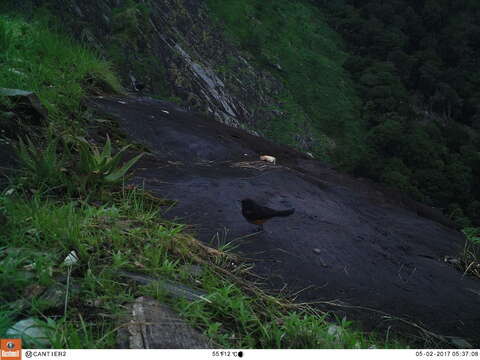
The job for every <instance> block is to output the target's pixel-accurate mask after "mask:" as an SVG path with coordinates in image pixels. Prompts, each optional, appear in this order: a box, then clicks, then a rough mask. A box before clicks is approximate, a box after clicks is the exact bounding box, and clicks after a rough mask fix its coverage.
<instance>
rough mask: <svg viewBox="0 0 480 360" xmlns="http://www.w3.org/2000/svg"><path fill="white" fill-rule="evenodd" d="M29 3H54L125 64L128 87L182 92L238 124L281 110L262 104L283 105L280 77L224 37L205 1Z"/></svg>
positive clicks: (193, 105)
mask: <svg viewBox="0 0 480 360" xmlns="http://www.w3.org/2000/svg"><path fill="white" fill-rule="evenodd" d="M27 3H28V2H27ZM30 3H31V4H33V5H31V9H34V8H35V7H36V6H40V5H45V4H47V5H48V4H51V9H52V11H54V12H55V13H57V15H60V18H61V19H62V21H64V22H65V24H66V25H67V29H68V30H69V32H71V33H72V34H73V35H75V36H76V37H77V38H79V39H80V40H82V41H85V42H87V43H89V44H90V45H91V46H92V47H94V48H96V49H98V50H99V51H100V52H101V53H103V54H104V55H105V56H106V57H107V58H109V59H111V60H112V61H113V62H114V63H115V64H116V65H118V66H119V70H120V71H119V72H120V75H121V76H122V77H123V79H124V82H125V85H126V87H127V88H129V89H130V90H134V91H135V90H138V87H137V83H141V84H142V85H145V89H144V90H143V93H144V94H149V95H156V96H159V97H161V98H168V97H175V98H177V99H181V101H182V103H183V105H187V106H188V107H189V108H190V109H193V110H196V111H200V112H205V113H210V114H212V115H213V116H214V117H215V118H216V119H217V120H219V121H221V122H223V123H226V124H228V125H231V126H235V127H249V128H253V127H255V124H256V123H257V122H258V121H259V120H262V121H268V120H269V119H273V118H274V117H276V116H278V114H276V112H275V110H264V109H266V108H269V109H273V108H275V107H277V106H276V105H277V104H276V100H275V97H277V95H279V93H280V91H281V90H282V85H281V83H280V82H279V81H278V80H276V79H275V78H274V77H273V76H271V75H270V74H269V73H267V72H264V71H259V70H256V69H255V68H254V67H253V66H252V65H251V63H250V62H249V59H248V55H245V54H242V53H241V52H240V51H239V50H238V49H237V48H235V46H233V45H232V44H231V43H229V42H228V41H227V40H226V39H225V38H224V36H223V35H222V31H221V29H220V28H219V27H218V25H216V24H215V22H214V21H212V19H211V18H210V17H209V14H208V9H207V8H206V5H205V2H204V1H194V0H157V1H153V0H143V1H138V2H135V3H138V4H131V3H129V2H127V1H124V0H99V1H97V0H67V1H64V0H54V1H52V0H32V1H31V2H30ZM52 3H53V4H52ZM23 7H24V8H26V7H28V6H27V5H25V4H23ZM132 79H133V80H132Z"/></svg>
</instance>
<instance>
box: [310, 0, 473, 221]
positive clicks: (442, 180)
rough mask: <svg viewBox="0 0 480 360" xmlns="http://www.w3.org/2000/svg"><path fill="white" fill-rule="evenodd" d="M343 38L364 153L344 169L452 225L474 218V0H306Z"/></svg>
mask: <svg viewBox="0 0 480 360" xmlns="http://www.w3.org/2000/svg"><path fill="white" fill-rule="evenodd" d="M315 2H316V3H317V4H318V5H319V6H320V7H322V8H323V9H324V10H326V12H327V13H328V14H329V23H330V24H331V25H332V27H334V28H335V29H338V31H339V33H340V34H341V35H343V37H344V39H345V40H346V42H347V44H348V45H349V51H350V52H351V55H350V56H349V57H348V58H347V59H346V61H345V63H344V67H345V69H346V70H348V71H349V72H350V74H351V75H352V78H353V80H354V81H355V85H356V88H357V92H358V94H359V95H360V96H361V98H362V102H363V112H362V120H363V122H364V123H365V124H366V126H367V128H368V136H367V140H366V142H365V143H366V145H367V151H366V152H364V153H363V154H362V155H363V156H362V157H361V158H360V161H359V162H358V163H357V164H356V166H355V167H354V173H355V174H357V175H359V176H365V177H370V178H373V179H376V180H379V181H383V182H385V183H387V184H388V185H391V186H393V187H397V188H400V189H401V190H404V191H408V192H410V194H412V195H413V196H415V197H416V198H417V199H419V200H420V201H423V202H426V203H429V204H430V205H432V206H436V207H439V208H442V209H443V210H445V212H446V213H447V214H448V215H449V216H450V217H451V218H452V219H453V220H454V221H456V222H457V223H458V224H459V225H460V226H462V227H464V226H469V224H471V223H472V222H473V223H474V224H480V188H479V187H478V186H477V184H478V183H479V181H480V135H479V133H478V130H479V129H480V123H479V121H478V120H479V119H480V103H479V99H480V97H479V94H480V93H479V91H480V87H479V85H480V82H479V79H480V77H479V74H480V73H479V70H478V69H479V66H478V65H479V63H478V59H479V55H480V53H479V51H480V50H479V49H480V47H479V46H478V45H479V42H478V34H479V30H478V23H479V20H480V5H479V4H478V2H474V1H440V0H429V1H413V0H403V1H398V0H387V1H383V0H368V1H361V2H360V1H356V0H346V1H336V2H326V1H315Z"/></svg>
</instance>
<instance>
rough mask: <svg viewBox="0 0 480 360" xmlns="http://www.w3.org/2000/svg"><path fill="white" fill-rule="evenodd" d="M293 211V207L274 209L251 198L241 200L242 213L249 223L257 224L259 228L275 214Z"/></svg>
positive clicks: (284, 214) (287, 214)
mask: <svg viewBox="0 0 480 360" xmlns="http://www.w3.org/2000/svg"><path fill="white" fill-rule="evenodd" d="M294 212H295V209H288V210H274V209H270V208H268V207H265V206H261V205H259V204H257V203H256V202H255V201H253V200H251V199H244V200H242V215H243V216H244V217H245V219H247V221H248V222H249V223H252V224H255V225H259V227H260V230H263V224H264V223H265V222H266V221H267V220H270V219H271V218H273V217H277V216H290V215H292V214H293V213H294Z"/></svg>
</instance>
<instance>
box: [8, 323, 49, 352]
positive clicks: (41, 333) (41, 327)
mask: <svg viewBox="0 0 480 360" xmlns="http://www.w3.org/2000/svg"><path fill="white" fill-rule="evenodd" d="M50 332H51V330H50V328H49V327H48V325H47V324H46V323H45V322H44V321H41V320H39V319H35V318H28V319H25V320H20V321H19V322H17V323H16V324H15V325H13V326H12V327H11V328H10V329H8V330H7V332H6V333H5V335H6V337H10V338H18V337H21V338H22V339H23V341H25V342H26V343H27V344H33V345H35V346H38V347H47V346H49V345H50V340H49V333H50Z"/></svg>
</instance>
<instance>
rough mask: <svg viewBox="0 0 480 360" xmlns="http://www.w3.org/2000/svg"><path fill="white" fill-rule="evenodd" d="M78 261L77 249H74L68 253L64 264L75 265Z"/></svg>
mask: <svg viewBox="0 0 480 360" xmlns="http://www.w3.org/2000/svg"><path fill="white" fill-rule="evenodd" d="M77 262H78V256H77V253H76V252H75V250H72V251H71V252H70V254H68V255H67V257H66V258H65V260H63V264H64V265H67V266H72V265H75V264H76V263H77Z"/></svg>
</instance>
